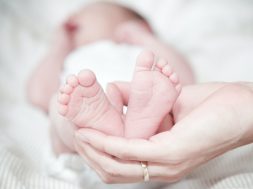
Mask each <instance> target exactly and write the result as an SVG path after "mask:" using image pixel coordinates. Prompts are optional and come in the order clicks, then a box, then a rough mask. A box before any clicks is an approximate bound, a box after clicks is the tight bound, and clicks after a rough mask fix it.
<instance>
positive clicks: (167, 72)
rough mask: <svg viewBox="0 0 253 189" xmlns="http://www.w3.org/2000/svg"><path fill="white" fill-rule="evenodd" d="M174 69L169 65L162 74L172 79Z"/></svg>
mask: <svg viewBox="0 0 253 189" xmlns="http://www.w3.org/2000/svg"><path fill="white" fill-rule="evenodd" d="M172 72H173V71H172V67H171V66H170V65H169V64H167V65H165V66H164V67H163V68H162V73H163V74H164V75H166V76H167V77H170V76H171V75H172Z"/></svg>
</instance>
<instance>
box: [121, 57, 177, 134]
mask: <svg viewBox="0 0 253 189" xmlns="http://www.w3.org/2000/svg"><path fill="white" fill-rule="evenodd" d="M180 90H181V86H180V85H179V82H178V77H177V74H176V73H174V72H173V71H172V68H171V67H170V65H169V64H168V62H167V61H166V60H164V59H159V60H158V61H157V63H156V64H155V57H154V54H153V53H151V52H143V53H141V54H140V55H139V57H138V59H137V63H136V69H135V73H134V77H133V80H132V83H131V90H130V97H129V104H128V109H127V114H126V120H125V136H126V137H128V138H149V137H150V136H152V135H154V134H155V133H156V131H157V129H158V127H159V125H160V124H161V122H162V121H163V119H164V118H165V116H166V115H168V114H169V112H170V111H171V110H172V107H173V105H174V103H175V101H176V99H177V97H178V95H179V93H180ZM168 127H170V126H168Z"/></svg>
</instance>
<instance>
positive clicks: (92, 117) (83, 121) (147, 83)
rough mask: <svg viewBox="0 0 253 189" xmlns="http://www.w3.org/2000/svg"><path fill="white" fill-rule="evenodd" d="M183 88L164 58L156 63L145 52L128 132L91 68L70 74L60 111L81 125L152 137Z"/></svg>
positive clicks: (127, 121)
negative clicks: (76, 73)
mask: <svg viewBox="0 0 253 189" xmlns="http://www.w3.org/2000/svg"><path fill="white" fill-rule="evenodd" d="M180 90H181V86H180V84H179V81H178V76H177V74H176V73H174V72H173V71H172V68H171V67H170V65H169V64H168V62H167V61H166V60H164V59H159V60H158V61H157V62H155V57H154V54H153V53H151V52H147V51H145V52H143V53H141V54H140V55H139V57H138V59H137V63H136V68H135V72H134V76H133V80H132V82H131V87H130V95H129V103H128V109H127V113H126V118H125V133H124V125H123V121H122V115H121V113H122V111H120V110H118V109H116V108H117V104H116V106H115V104H114V106H113V105H112V104H111V103H110V102H109V100H108V99H107V97H106V95H105V93H104V92H103V90H102V88H101V86H100V85H99V83H98V82H97V80H96V77H95V75H94V73H93V72H91V71H89V70H82V71H81V72H80V73H79V74H78V75H77V76H75V75H72V76H69V77H68V79H67V82H66V84H65V85H64V86H63V87H62V88H61V89H60V94H59V96H58V105H59V107H58V112H59V113H60V114H61V115H62V116H64V117H65V118H66V119H67V120H69V121H70V122H72V123H74V124H75V125H77V126H78V127H88V128H93V129H97V130H99V131H102V132H104V133H106V134H110V135H116V136H123V135H125V137H128V138H149V137H150V136H152V135H154V134H155V133H156V132H157V130H158V129H159V126H160V125H161V123H162V121H163V120H164V118H165V117H166V116H168V115H169V113H170V112H171V110H172V107H173V105H174V103H175V101H176V99H177V97H178V95H179V93H180ZM122 103H123V102H120V104H121V105H120V107H122ZM168 124H169V125H166V127H167V128H170V127H171V126H172V122H171V121H170V122H168Z"/></svg>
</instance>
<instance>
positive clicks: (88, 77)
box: [78, 70, 96, 87]
mask: <svg viewBox="0 0 253 189" xmlns="http://www.w3.org/2000/svg"><path fill="white" fill-rule="evenodd" d="M78 81H79V83H80V84H81V85H82V86H84V87H89V86H92V85H93V84H94V83H95V81H96V76H95V74H94V73H93V72H92V71H90V70H82V71H80V72H79V74H78Z"/></svg>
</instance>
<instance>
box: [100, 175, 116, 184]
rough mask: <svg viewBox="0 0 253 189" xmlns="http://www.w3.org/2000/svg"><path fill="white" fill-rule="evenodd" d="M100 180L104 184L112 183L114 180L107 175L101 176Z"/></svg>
mask: <svg viewBox="0 0 253 189" xmlns="http://www.w3.org/2000/svg"><path fill="white" fill-rule="evenodd" d="M101 180H102V181H103V182H104V183H106V184H114V180H113V179H112V178H111V177H110V176H108V175H103V176H101Z"/></svg>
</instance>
